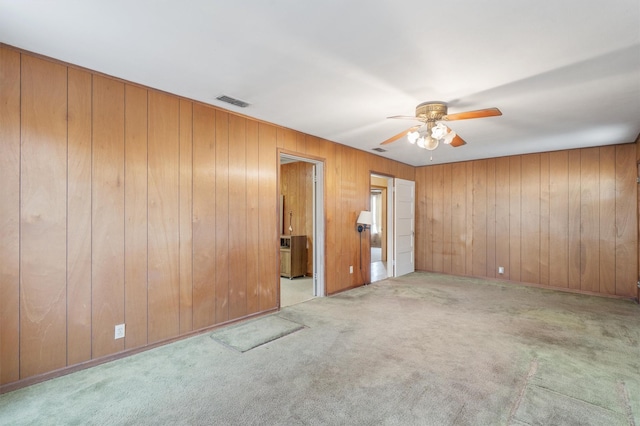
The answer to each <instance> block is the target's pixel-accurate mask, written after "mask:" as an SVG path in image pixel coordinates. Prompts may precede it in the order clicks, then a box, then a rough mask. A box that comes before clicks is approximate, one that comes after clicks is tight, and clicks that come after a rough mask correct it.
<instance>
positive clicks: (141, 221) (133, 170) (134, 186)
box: [124, 84, 148, 348]
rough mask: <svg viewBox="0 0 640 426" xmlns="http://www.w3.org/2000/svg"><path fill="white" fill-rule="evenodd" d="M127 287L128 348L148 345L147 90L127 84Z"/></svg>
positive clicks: (125, 281) (126, 329) (125, 199)
mask: <svg viewBox="0 0 640 426" xmlns="http://www.w3.org/2000/svg"><path fill="white" fill-rule="evenodd" d="M124 91H125V94H124V96H125V116H124V124H125V134H124V149H125V153H124V155H125V158H124V180H125V192H124V212H125V222H124V253H125V260H124V289H125V312H124V317H125V324H126V328H125V331H126V333H125V342H124V343H125V347H126V348H136V347H139V346H144V345H146V344H147V343H148V341H147V332H148V328H147V315H148V295H147V289H148V282H147V266H148V265H147V259H148V251H147V244H148V238H147V237H148V230H147V219H148V210H147V196H148V194H147V170H148V164H147V154H148V152H147V128H148V122H147V113H148V111H147V91H146V90H145V89H143V88H140V87H137V86H132V85H129V84H128V85H125V88H124Z"/></svg>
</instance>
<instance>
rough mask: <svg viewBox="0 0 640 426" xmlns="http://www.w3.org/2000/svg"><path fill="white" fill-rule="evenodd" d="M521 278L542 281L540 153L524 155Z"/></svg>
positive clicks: (531, 281) (528, 281)
mask: <svg viewBox="0 0 640 426" xmlns="http://www.w3.org/2000/svg"><path fill="white" fill-rule="evenodd" d="M522 176H524V178H523V179H522V183H521V191H522V198H521V205H522V210H521V218H522V222H521V227H522V231H521V236H522V240H521V246H520V247H521V259H522V269H521V276H520V279H521V280H522V281H524V282H527V283H533V284H538V283H539V282H540V154H529V155H524V156H522Z"/></svg>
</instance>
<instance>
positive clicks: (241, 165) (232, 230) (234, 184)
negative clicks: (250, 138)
mask: <svg viewBox="0 0 640 426" xmlns="http://www.w3.org/2000/svg"><path fill="white" fill-rule="evenodd" d="M246 121H247V120H246V119H244V118H241V117H238V116H235V115H231V116H229V188H230V189H232V191H233V194H235V195H231V194H230V196H229V236H230V238H229V318H231V319H235V318H241V317H243V316H245V315H246V314H247V267H246V265H247V262H248V257H247V251H246V247H247V239H248V234H247V195H246V194H247V159H246V151H247V141H246V135H247V130H246Z"/></svg>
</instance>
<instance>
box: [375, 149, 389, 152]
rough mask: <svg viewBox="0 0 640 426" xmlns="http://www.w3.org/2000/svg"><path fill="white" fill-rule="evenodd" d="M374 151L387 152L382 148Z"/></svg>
mask: <svg viewBox="0 0 640 426" xmlns="http://www.w3.org/2000/svg"><path fill="white" fill-rule="evenodd" d="M373 150H374V151H378V152H387V150H386V149H382V148H373Z"/></svg>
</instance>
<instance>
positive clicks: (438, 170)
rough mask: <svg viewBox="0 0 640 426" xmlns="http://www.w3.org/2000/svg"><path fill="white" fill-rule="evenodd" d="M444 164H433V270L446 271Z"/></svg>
mask: <svg viewBox="0 0 640 426" xmlns="http://www.w3.org/2000/svg"><path fill="white" fill-rule="evenodd" d="M444 167H445V166H444V165H441V164H438V165H435V166H433V177H432V179H433V198H432V200H433V207H432V211H433V221H432V223H433V225H432V226H433V245H432V249H433V270H434V271H435V272H444V250H445V247H444V221H445V219H446V218H445V217H444Z"/></svg>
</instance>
